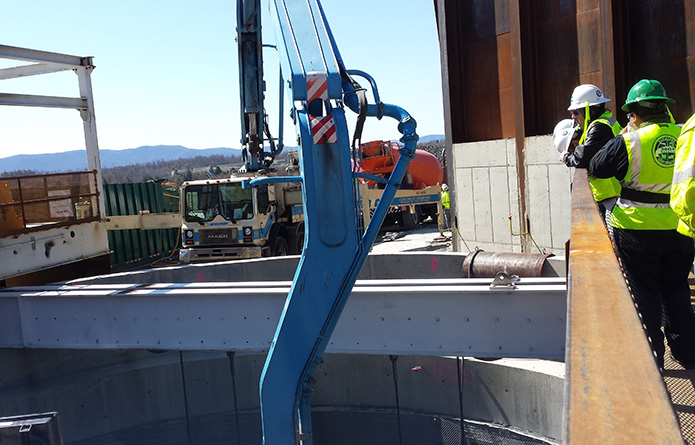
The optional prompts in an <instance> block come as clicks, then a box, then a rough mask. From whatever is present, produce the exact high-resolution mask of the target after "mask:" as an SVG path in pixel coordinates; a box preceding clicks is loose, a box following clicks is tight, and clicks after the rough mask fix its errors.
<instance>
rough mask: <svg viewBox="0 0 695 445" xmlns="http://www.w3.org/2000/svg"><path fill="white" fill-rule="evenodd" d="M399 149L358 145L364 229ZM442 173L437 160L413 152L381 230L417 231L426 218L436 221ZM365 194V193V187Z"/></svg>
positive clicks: (374, 143) (394, 144)
mask: <svg viewBox="0 0 695 445" xmlns="http://www.w3.org/2000/svg"><path fill="white" fill-rule="evenodd" d="M400 149H401V145H400V144H398V142H395V141H372V142H367V143H364V144H361V145H360V150H359V153H358V155H357V156H356V157H357V159H358V163H359V165H358V171H359V173H360V177H361V179H360V182H361V183H362V185H363V186H362V188H361V190H360V195H361V197H362V212H363V218H364V225H365V227H366V225H367V224H368V223H369V217H370V214H371V213H373V211H374V208H375V207H376V205H377V204H378V203H379V200H380V196H381V192H380V190H382V189H383V188H384V185H385V184H386V183H387V182H388V179H389V178H390V175H391V172H392V171H393V167H394V166H395V165H396V162H397V161H398V158H399V157H400V151H399V150H400ZM443 177H444V170H443V169H442V164H441V163H440V162H439V160H438V159H437V158H436V157H435V156H434V155H433V154H431V153H429V152H427V151H425V150H415V157H414V158H413V159H412V161H410V164H409V165H408V169H407V170H406V173H405V177H404V178H403V181H402V182H401V184H400V190H398V191H397V192H396V195H395V196H394V198H393V201H392V203H391V204H392V205H391V207H390V208H389V211H388V214H387V215H386V218H385V219H384V223H383V225H382V226H383V227H389V228H390V227H394V226H398V227H400V228H403V229H406V230H413V229H416V228H418V226H419V225H420V223H421V222H422V221H424V220H425V219H427V218H431V219H432V221H436V220H437V217H438V216H439V215H441V214H442V209H441V200H440V196H441V184H442V179H443ZM365 185H366V188H367V190H365V187H364V186H365Z"/></svg>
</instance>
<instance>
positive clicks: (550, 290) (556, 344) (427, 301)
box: [0, 278, 566, 359]
mask: <svg viewBox="0 0 695 445" xmlns="http://www.w3.org/2000/svg"><path fill="white" fill-rule="evenodd" d="M491 282H492V281H491V279H486V278H478V279H434V280H416V279H413V280H360V281H358V282H357V284H356V285H355V288H354V289H353V292H352V294H351V297H350V299H349V300H348V303H347V305H346V307H345V310H344V312H343V316H342V317H341V319H340V321H339V322H338V325H337V327H336V329H335V333H334V335H333V336H332V337H331V341H330V344H329V345H328V348H327V350H328V351H329V352H333V353H354V354H357V353H359V354H365V353H366V354H407V355H440V356H448V355H452V356H476V357H527V358H546V359H562V358H563V357H564V346H565V312H566V304H565V301H566V298H565V297H566V285H565V281H564V279H563V278H522V279H520V281H519V282H517V283H515V285H514V286H511V287H506V286H502V287H499V288H494V287H491ZM290 286H291V282H288V281H278V282H266V281H264V282H245V283H169V284H147V285H137V284H120V285H119V284H106V285H85V286H74V285H72V286H57V285H56V286H39V287H16V288H5V289H0V347H2V348H49V349H55V348H58V349H174V350H220V351H230V350H236V351H249V352H265V351H267V350H268V348H269V346H270V342H271V341H272V339H273V333H274V331H275V328H276V327H277V323H278V320H279V318H280V314H281V312H282V308H283V304H284V302H285V298H286V296H287V293H288V291H289V289H290ZM309 316H310V314H309ZM510 333H512V334H511V335H510Z"/></svg>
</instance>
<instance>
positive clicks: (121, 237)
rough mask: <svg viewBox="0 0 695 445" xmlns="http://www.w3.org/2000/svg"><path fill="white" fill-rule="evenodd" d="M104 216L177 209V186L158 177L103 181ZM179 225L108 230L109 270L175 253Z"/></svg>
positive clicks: (138, 265) (155, 259) (151, 261)
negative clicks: (128, 181) (175, 226)
mask: <svg viewBox="0 0 695 445" xmlns="http://www.w3.org/2000/svg"><path fill="white" fill-rule="evenodd" d="M104 199H105V201H104V202H105V205H106V216H120V215H137V214H139V213H140V212H142V211H149V212H150V213H165V212H178V211H179V204H178V203H179V196H178V189H177V188H176V187H175V186H171V185H167V184H164V183H162V182H161V181H149V182H143V183H132V184H104ZM179 232H180V230H179V229H152V230H140V229H131V230H109V232H108V240H109V249H110V250H111V251H112V252H113V253H112V254H111V271H112V272H122V271H125V270H132V269H136V268H138V267H142V266H146V265H149V264H152V263H153V262H155V261H158V260H161V259H164V258H167V257H169V256H172V255H174V254H175V252H176V249H177V248H178V243H179V237H178V235H179Z"/></svg>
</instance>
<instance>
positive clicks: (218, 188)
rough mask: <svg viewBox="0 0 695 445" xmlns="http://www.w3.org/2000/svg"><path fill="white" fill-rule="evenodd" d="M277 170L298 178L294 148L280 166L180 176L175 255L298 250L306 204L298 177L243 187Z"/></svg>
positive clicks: (220, 256) (224, 256) (200, 257)
mask: <svg viewBox="0 0 695 445" xmlns="http://www.w3.org/2000/svg"><path fill="white" fill-rule="evenodd" d="M279 174H285V175H286V176H287V177H296V178H297V180H298V181H299V165H298V160H297V152H296V151H291V152H289V153H288V156H287V163H286V164H285V166H284V167H281V168H267V169H260V170H257V171H255V172H252V173H240V174H235V175H233V176H231V177H229V178H226V179H206V180H199V181H188V182H184V183H183V185H182V186H181V219H182V225H181V237H182V238H181V246H182V247H181V249H180V251H179V259H180V260H181V261H182V262H184V263H190V262H195V261H220V260H229V259H242V258H259V257H261V256H281V255H298V254H300V253H301V252H302V245H303V244H304V210H303V207H302V189H301V186H300V184H299V182H282V183H277V184H262V185H260V186H258V187H247V188H245V187H244V184H247V183H249V182H250V181H252V180H254V179H261V178H278V177H279Z"/></svg>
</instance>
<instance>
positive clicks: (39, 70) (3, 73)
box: [0, 63, 75, 80]
mask: <svg viewBox="0 0 695 445" xmlns="http://www.w3.org/2000/svg"><path fill="white" fill-rule="evenodd" d="M72 69H75V67H74V66H72V65H63V64H58V63H34V64H32V65H22V66H15V67H11V68H4V69H0V80H7V79H16V78H18V77H27V76H36V75H39V74H48V73H57V72H60V71H68V70H72Z"/></svg>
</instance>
